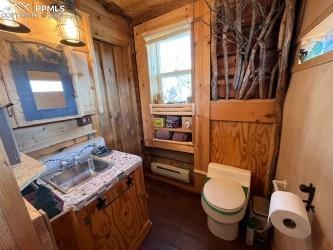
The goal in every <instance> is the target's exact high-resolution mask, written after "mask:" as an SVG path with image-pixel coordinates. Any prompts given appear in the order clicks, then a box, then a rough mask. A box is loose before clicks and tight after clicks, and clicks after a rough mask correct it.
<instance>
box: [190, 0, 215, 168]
mask: <svg viewBox="0 0 333 250" xmlns="http://www.w3.org/2000/svg"><path fill="white" fill-rule="evenodd" d="M207 2H209V0H208V1H207ZM194 17H195V18H194V20H195V21H194V24H193V40H194V45H195V46H194V102H195V106H196V110H195V122H194V131H195V133H194V144H195V147H194V169H196V170H202V171H206V170H207V168H208V164H209V160H210V159H209V158H210V157H209V148H210V145H209V137H210V136H209V128H210V125H209V119H210V118H209V117H210V112H209V109H210V107H209V106H210V71H211V70H210V27H209V25H207V24H210V11H209V7H208V6H207V3H206V1H205V0H198V1H196V2H195V3H194Z"/></svg>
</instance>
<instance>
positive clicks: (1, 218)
mask: <svg viewBox="0 0 333 250" xmlns="http://www.w3.org/2000/svg"><path fill="white" fill-rule="evenodd" d="M0 249H42V247H41V244H40V242H39V239H38V237H37V234H36V231H35V229H34V226H33V224H32V222H31V220H30V217H29V214H28V211H27V209H26V207H25V204H24V201H23V198H22V196H21V193H20V190H19V187H18V185H17V182H16V179H15V177H14V174H13V172H12V170H11V167H10V166H9V164H8V159H7V157H6V153H5V150H4V148H3V144H2V141H1V139H0Z"/></svg>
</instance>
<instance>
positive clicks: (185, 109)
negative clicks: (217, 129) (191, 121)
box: [149, 103, 194, 116]
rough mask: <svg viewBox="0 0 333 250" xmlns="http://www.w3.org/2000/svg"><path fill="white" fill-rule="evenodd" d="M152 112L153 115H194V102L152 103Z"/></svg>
mask: <svg viewBox="0 0 333 250" xmlns="http://www.w3.org/2000/svg"><path fill="white" fill-rule="evenodd" d="M149 107H150V113H151V114H152V115H180V116H192V115H193V114H194V104H193V103H191V104H151V105H149Z"/></svg>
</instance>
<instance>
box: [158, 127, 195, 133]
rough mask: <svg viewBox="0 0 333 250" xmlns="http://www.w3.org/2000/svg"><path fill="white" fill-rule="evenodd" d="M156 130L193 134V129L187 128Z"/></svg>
mask: <svg viewBox="0 0 333 250" xmlns="http://www.w3.org/2000/svg"><path fill="white" fill-rule="evenodd" d="M154 130H155V131H156V130H164V131H172V132H179V133H192V130H191V129H186V128H154Z"/></svg>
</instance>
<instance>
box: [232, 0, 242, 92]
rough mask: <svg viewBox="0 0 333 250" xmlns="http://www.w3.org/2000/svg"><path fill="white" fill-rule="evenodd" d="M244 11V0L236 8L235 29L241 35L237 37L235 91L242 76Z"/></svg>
mask: <svg viewBox="0 0 333 250" xmlns="http://www.w3.org/2000/svg"><path fill="white" fill-rule="evenodd" d="M242 9H243V2H242V0H236V8H235V27H236V30H237V33H238V34H240V35H239V36H236V41H237V47H236V69H235V76H234V83H233V86H234V89H236V87H237V86H238V84H239V79H240V74H241V71H242V65H243V53H242V46H243V42H244V41H243V37H242Z"/></svg>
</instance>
